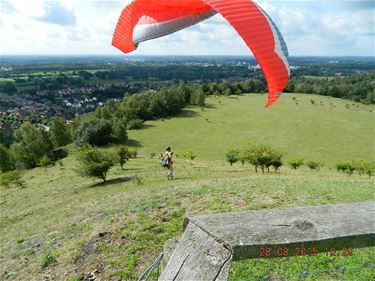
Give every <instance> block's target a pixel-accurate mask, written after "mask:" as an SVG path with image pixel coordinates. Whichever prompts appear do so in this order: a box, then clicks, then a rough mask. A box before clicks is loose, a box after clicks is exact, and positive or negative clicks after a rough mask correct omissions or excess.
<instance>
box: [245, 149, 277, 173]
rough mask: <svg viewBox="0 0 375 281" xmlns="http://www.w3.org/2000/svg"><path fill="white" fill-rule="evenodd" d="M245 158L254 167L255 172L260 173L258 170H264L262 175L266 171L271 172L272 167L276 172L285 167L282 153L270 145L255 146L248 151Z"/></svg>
mask: <svg viewBox="0 0 375 281" xmlns="http://www.w3.org/2000/svg"><path fill="white" fill-rule="evenodd" d="M244 157H245V158H246V159H247V161H248V162H249V163H250V164H251V165H253V166H254V168H255V172H258V168H261V169H262V173H264V172H265V169H267V171H268V172H269V171H270V167H271V166H273V167H274V168H275V171H278V170H279V168H280V167H281V166H282V165H283V162H282V160H281V159H282V153H280V152H278V151H276V150H275V149H274V148H272V147H271V146H268V145H263V144H261V145H254V146H252V147H251V148H250V149H249V150H247V152H246V156H244Z"/></svg>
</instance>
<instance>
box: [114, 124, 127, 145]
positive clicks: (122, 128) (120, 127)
mask: <svg viewBox="0 0 375 281" xmlns="http://www.w3.org/2000/svg"><path fill="white" fill-rule="evenodd" d="M113 135H114V139H115V141H116V142H117V143H121V144H124V143H126V141H127V140H128V132H127V131H126V125H125V123H124V122H122V121H121V120H116V121H115V123H114V126H113Z"/></svg>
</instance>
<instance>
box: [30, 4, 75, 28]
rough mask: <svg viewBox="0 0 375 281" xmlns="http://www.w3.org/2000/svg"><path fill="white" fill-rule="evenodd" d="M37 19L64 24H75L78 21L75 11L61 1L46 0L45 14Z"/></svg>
mask: <svg viewBox="0 0 375 281" xmlns="http://www.w3.org/2000/svg"><path fill="white" fill-rule="evenodd" d="M35 19H37V20H39V21H41V22H47V23H52V24H57V25H62V26H70V25H75V24H76V21H77V20H76V17H75V15H74V13H73V12H72V11H70V10H68V9H67V8H65V7H64V6H63V5H62V4H61V3H59V2H46V4H45V13H44V15H43V16H40V17H35Z"/></svg>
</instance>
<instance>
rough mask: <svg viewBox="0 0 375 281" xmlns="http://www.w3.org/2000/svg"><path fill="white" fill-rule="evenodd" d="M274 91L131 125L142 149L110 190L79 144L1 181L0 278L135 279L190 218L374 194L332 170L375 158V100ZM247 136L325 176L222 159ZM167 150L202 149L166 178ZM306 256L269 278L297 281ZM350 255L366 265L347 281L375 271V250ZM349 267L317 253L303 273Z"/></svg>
mask: <svg viewBox="0 0 375 281" xmlns="http://www.w3.org/2000/svg"><path fill="white" fill-rule="evenodd" d="M265 98H266V97H265V96H259V95H246V96H241V97H233V98H226V97H220V98H215V97H212V98H210V99H209V100H208V107H207V108H205V109H203V110H201V109H199V108H189V109H187V110H185V111H184V114H183V115H181V116H180V117H177V118H170V119H166V120H164V121H162V120H159V121H152V122H147V123H146V126H145V127H146V128H145V129H142V130H139V131H130V132H129V135H130V138H131V141H130V143H131V144H132V145H134V146H137V147H138V149H139V152H140V155H139V157H138V158H137V159H132V160H130V161H129V162H128V163H127V164H126V170H125V171H123V170H121V168H119V167H118V166H117V167H115V168H113V169H112V170H111V172H110V174H109V182H108V183H107V184H106V185H103V184H101V183H100V182H98V181H95V180H92V179H87V178H81V177H79V176H78V175H77V174H76V172H75V171H76V169H77V163H76V160H75V148H74V147H70V148H69V150H70V152H71V156H70V157H68V158H66V159H64V160H63V161H62V162H61V165H58V164H57V165H55V166H53V167H50V168H37V169H33V170H31V171H27V172H25V175H24V180H25V181H26V187H25V188H23V189H20V188H10V189H4V188H1V189H0V209H1V212H0V269H1V271H0V279H1V280H69V281H77V280H83V279H84V278H87V277H88V276H89V273H90V272H94V271H95V272H96V273H95V274H96V275H98V276H99V277H100V279H101V280H136V279H137V277H138V276H139V274H140V273H141V272H142V271H144V270H145V269H146V268H147V267H148V266H149V265H150V263H151V262H152V260H153V259H154V258H155V257H156V256H157V255H158V253H159V252H160V251H161V249H162V247H163V245H164V243H165V241H166V240H167V239H169V238H171V237H174V236H178V235H180V234H181V231H182V221H183V217H184V215H186V214H196V213H210V212H227V211H240V210H258V209H263V208H279V207H297V206H306V205H321V204H336V203H345V202H359V201H369V200H373V199H374V192H375V187H374V186H375V185H374V180H373V179H368V178H367V177H365V176H359V175H353V176H351V177H350V176H348V175H346V174H340V173H338V172H336V171H335V170H334V169H333V167H334V164H335V163H336V161H340V160H352V159H363V160H373V157H374V151H373V149H374V123H373V122H372V121H373V120H374V113H373V112H370V111H372V110H373V109H374V107H373V106H364V105H360V104H352V103H351V102H347V101H343V100H336V99H332V98H331V99H329V98H325V97H317V96H307V95H285V96H284V97H283V98H282V99H281V100H280V101H279V102H278V103H277V104H276V105H275V106H274V107H272V108H271V109H264V108H263V105H264V103H265ZM311 99H313V100H314V101H315V104H314V105H313V104H311V101H310V100H311ZM320 102H322V103H323V105H321V104H320ZM296 103H298V105H297V104H296ZM331 103H332V105H331ZM347 104H349V108H346V105H347ZM249 142H266V143H269V144H272V145H274V146H275V147H276V148H279V149H281V150H282V151H284V152H285V154H286V159H288V158H289V157H296V156H301V157H303V158H305V159H312V160H315V159H316V160H321V161H324V162H325V163H326V167H325V168H324V169H322V170H321V171H319V172H312V171H309V170H308V169H307V168H306V167H304V168H301V169H299V170H297V171H294V170H290V169H289V168H288V167H282V169H281V172H280V173H270V174H265V175H262V174H256V173H255V172H254V171H253V169H252V168H251V167H250V166H247V165H246V166H241V164H236V165H234V166H233V167H231V166H230V165H229V164H228V163H226V162H225V161H224V152H225V151H226V150H227V149H228V148H232V147H234V148H245V147H246V145H247V143H249ZM167 145H171V146H173V147H174V149H175V151H176V152H177V153H183V152H185V151H187V150H192V151H194V152H195V153H197V154H198V158H197V159H196V160H194V161H190V160H186V159H182V158H178V159H176V161H175V167H176V169H175V172H176V179H175V180H174V181H167V179H166V171H165V170H163V169H162V168H161V166H160V163H159V161H158V159H157V156H155V157H154V158H151V157H150V153H152V152H154V153H160V152H163V149H164V148H165V146H167ZM107 149H108V151H109V152H111V151H113V150H114V149H115V148H114V147H109V148H107ZM307 262H308V261H307V258H287V259H280V260H277V261H275V262H274V264H273V268H274V271H273V272H272V274H273V275H274V276H275V278H277V276H285V275H286V276H294V279H293V278H291V277H290V278H289V279H288V280H300V279H298V278H300V277H301V276H300V275H299V276H297V275H298V274H301V273H302V272H303V271H304V270H305V268H306V264H307ZM345 262H346V266H347V267H350V268H352V267H360V268H361V270H359V271H358V270H352V271H351V270H348V271H347V272H346V275H345V279H346V280H362V281H367V280H371V278H372V276H374V269H363V268H364V267H366V268H367V267H369V266H374V264H375V259H374V255H373V249H365V250H356V251H355V255H354V256H353V257H352V258H347V259H346V261H345ZM269 263H270V261H269V260H260V261H258V260H253V261H244V262H240V263H234V264H233V267H232V273H231V280H250V279H251V278H252V279H251V280H254V278H258V277H264V276H266V275H267V273H268V269H269ZM342 264H343V259H342V258H339V257H338V258H333V257H330V256H326V255H325V254H321V255H319V256H318V257H314V258H312V259H311V260H310V266H311V270H312V271H323V272H322V273H321V274H320V275H316V276H310V277H309V278H307V279H306V280H341V279H340V278H341V276H340V275H339V274H337V272H324V270H326V269H333V268H336V269H339V268H340V267H341V266H342ZM295 276H297V277H295Z"/></svg>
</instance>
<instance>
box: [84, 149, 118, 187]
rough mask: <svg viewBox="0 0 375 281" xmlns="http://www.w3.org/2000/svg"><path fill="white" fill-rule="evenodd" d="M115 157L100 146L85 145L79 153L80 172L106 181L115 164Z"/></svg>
mask: <svg viewBox="0 0 375 281" xmlns="http://www.w3.org/2000/svg"><path fill="white" fill-rule="evenodd" d="M112 159H113V157H111V155H108V153H106V152H105V151H103V150H100V149H98V148H90V147H84V148H83V149H82V150H81V151H80V152H79V154H78V161H79V163H80V167H79V171H78V174H79V175H81V176H87V177H96V178H100V179H102V180H103V181H104V182H106V178H107V173H108V171H109V170H110V169H111V168H112V167H113V166H114V162H113V160H112Z"/></svg>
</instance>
